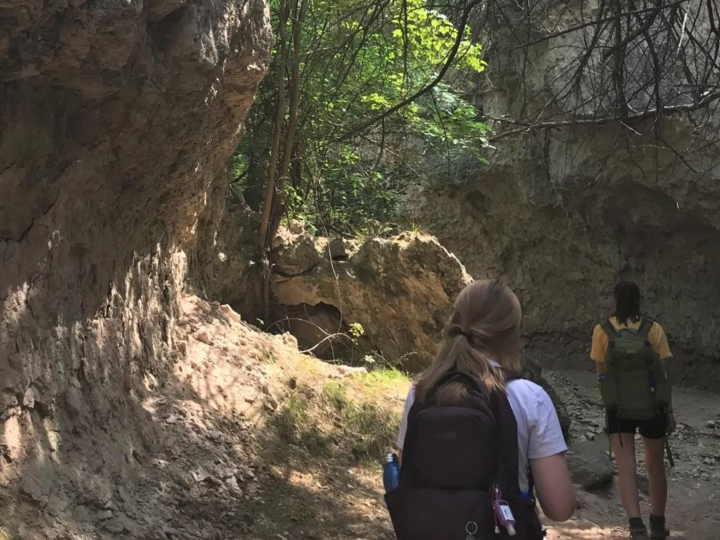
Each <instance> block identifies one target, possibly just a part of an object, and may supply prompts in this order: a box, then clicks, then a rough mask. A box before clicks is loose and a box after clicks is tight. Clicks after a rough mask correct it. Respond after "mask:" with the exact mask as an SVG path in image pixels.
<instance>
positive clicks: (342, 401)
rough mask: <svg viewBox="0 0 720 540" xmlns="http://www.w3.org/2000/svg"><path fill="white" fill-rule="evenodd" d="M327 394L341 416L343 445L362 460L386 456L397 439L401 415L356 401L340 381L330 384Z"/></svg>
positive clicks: (339, 420)
mask: <svg viewBox="0 0 720 540" xmlns="http://www.w3.org/2000/svg"><path fill="white" fill-rule="evenodd" d="M324 394H325V399H326V400H327V402H328V404H329V405H330V407H331V408H332V409H333V411H334V412H335V413H336V414H337V416H338V423H339V425H340V427H339V429H340V431H341V435H342V442H343V445H346V446H347V447H349V450H350V451H351V452H352V454H353V456H354V457H355V458H356V459H358V460H359V461H377V460H380V459H382V456H383V455H384V454H385V452H387V451H388V449H389V448H390V447H391V446H392V444H393V443H394V442H395V437H396V436H397V429H398V425H399V423H400V417H399V415H398V414H397V413H394V412H393V411H390V410H389V409H385V408H383V407H379V406H376V405H373V404H370V403H361V404H358V403H355V402H354V401H353V400H352V399H350V398H349V397H348V396H347V394H346V392H345V389H344V388H343V386H342V385H341V384H340V383H338V382H331V383H328V384H326V385H325V387H324Z"/></svg>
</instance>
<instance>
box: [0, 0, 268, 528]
mask: <svg viewBox="0 0 720 540" xmlns="http://www.w3.org/2000/svg"><path fill="white" fill-rule="evenodd" d="M268 19H269V14H268V11H267V6H266V3H265V2H264V1H263V0H248V1H235V0H223V1H213V2H206V1H193V0H145V1H143V0H87V1H86V0H69V1H68V0H64V1H50V2H47V1H43V0H30V1H27V2H19V1H14V0H0V381H2V396H3V402H2V403H0V415H1V417H2V422H3V423H4V430H0V432H2V433H3V435H0V443H1V444H2V445H3V446H2V447H3V449H4V450H3V452H4V454H5V455H6V458H7V460H8V463H12V464H13V465H12V466H10V467H8V466H5V467H4V468H3V469H2V471H1V473H2V474H0V476H1V477H2V482H1V483H2V484H4V485H7V484H8V482H12V481H13V479H15V478H17V476H16V475H18V474H21V475H25V476H26V477H30V476H31V475H30V474H29V473H27V471H32V470H33V468H34V467H39V466H40V465H41V463H44V464H47V463H48V462H47V456H45V455H42V454H43V452H44V451H45V450H46V448H45V447H46V446H47V440H46V437H41V434H42V433H45V432H46V431H47V430H59V432H60V433H62V432H63V429H66V428H67V426H69V425H70V424H72V425H74V426H75V429H78V426H82V425H84V420H87V419H88V418H89V417H94V421H95V422H96V424H97V425H103V426H104V427H105V429H108V430H109V431H112V430H113V429H114V428H113V427H112V426H113V425H114V424H115V423H117V424H122V425H130V426H132V425H133V419H134V417H135V416H136V415H138V414H141V412H140V409H139V407H135V405H134V404H135V403H136V402H138V401H139V387H140V383H141V382H142V380H143V378H144V377H146V376H148V375H158V376H159V375H160V374H161V373H162V372H163V369H164V366H165V364H166V362H167V361H169V360H171V359H172V357H173V355H174V354H176V353H177V347H176V345H175V343H174V342H173V326H174V323H175V318H176V313H177V302H176V300H177V296H178V293H179V291H181V290H182V288H183V286H184V284H185V281H186V278H187V277H190V278H191V280H193V281H195V282H197V283H200V284H201V283H202V282H203V280H204V279H205V263H206V262H207V261H210V260H211V259H210V258H209V257H210V254H211V251H212V245H213V235H214V229H215V223H216V221H217V218H218V215H219V213H220V212H221V211H222V207H223V204H224V195H225V185H226V182H225V181H224V178H225V170H226V161H227V158H228V157H229V155H230V153H231V152H232V150H233V149H234V147H235V145H236V144H237V142H238V138H239V136H240V134H241V128H242V122H243V120H244V117H245V114H246V112H247V109H248V107H249V106H250V104H251V103H252V100H253V97H254V92H255V89H256V87H257V85H258V83H259V81H260V80H261V78H262V76H263V75H264V73H265V71H266V64H267V60H268V56H269V50H270V42H271V35H270V29H269V20H268ZM48 422H50V423H49V424H48ZM36 443H37V444H36ZM49 451H50V450H48V452H49ZM55 456H57V454H55ZM23 467H24V470H23V472H20V471H21V470H22V469H23ZM26 473H27V474H26ZM3 489H5V488H3ZM31 491H32V490H31ZM45 495H47V493H45V494H44V495H42V493H41V496H45ZM0 521H4V520H0Z"/></svg>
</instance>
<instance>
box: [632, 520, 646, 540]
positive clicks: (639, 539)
mask: <svg viewBox="0 0 720 540" xmlns="http://www.w3.org/2000/svg"><path fill="white" fill-rule="evenodd" d="M630 540H650V537H649V536H648V532H647V529H646V528H645V524H644V523H643V522H642V519H641V518H630Z"/></svg>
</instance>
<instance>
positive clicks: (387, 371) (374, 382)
mask: <svg viewBox="0 0 720 540" xmlns="http://www.w3.org/2000/svg"><path fill="white" fill-rule="evenodd" d="M354 381H356V382H357V384H358V385H359V386H360V390H361V391H362V392H363V393H364V394H367V395H368V396H370V397H373V398H376V397H383V396H386V395H388V394H390V393H392V392H399V391H402V393H405V392H406V391H407V388H408V386H409V384H410V377H408V376H407V375H406V374H405V373H403V372H402V371H399V370H397V369H394V368H384V369H375V370H373V371H370V372H368V373H363V374H362V375H358V376H357V377H356V378H355V379H354Z"/></svg>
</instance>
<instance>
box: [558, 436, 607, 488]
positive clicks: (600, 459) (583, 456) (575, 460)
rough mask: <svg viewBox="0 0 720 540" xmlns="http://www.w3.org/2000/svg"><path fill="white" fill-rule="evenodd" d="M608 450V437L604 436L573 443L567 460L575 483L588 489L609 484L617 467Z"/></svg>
mask: <svg viewBox="0 0 720 540" xmlns="http://www.w3.org/2000/svg"><path fill="white" fill-rule="evenodd" d="M608 452H609V451H608V444H607V439H606V438H604V437H602V438H600V439H598V440H595V441H582V442H578V443H575V444H573V445H571V446H570V449H569V450H568V453H567V460H568V466H569V467H570V475H571V476H572V480H573V483H574V484H579V485H581V486H582V487H583V489H586V490H588V491H591V490H595V489H600V488H603V487H605V486H607V485H609V484H610V483H611V482H612V480H613V476H614V474H615V469H614V467H613V463H612V461H611V460H610V456H609V455H608Z"/></svg>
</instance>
